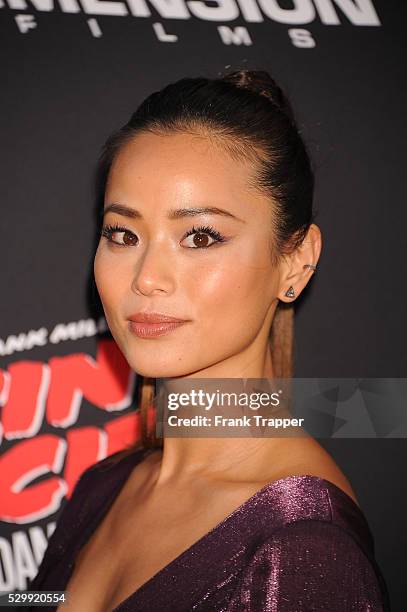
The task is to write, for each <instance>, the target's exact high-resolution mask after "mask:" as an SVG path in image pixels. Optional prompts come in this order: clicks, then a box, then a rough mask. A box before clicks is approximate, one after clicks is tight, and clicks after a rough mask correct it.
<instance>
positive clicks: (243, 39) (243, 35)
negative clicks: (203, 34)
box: [218, 26, 253, 45]
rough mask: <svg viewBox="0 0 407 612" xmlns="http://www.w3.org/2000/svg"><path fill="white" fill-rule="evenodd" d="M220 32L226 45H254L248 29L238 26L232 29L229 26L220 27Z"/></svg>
mask: <svg viewBox="0 0 407 612" xmlns="http://www.w3.org/2000/svg"><path fill="white" fill-rule="evenodd" d="M218 32H219V34H220V37H221V39H222V42H223V44H224V45H232V44H233V45H241V44H244V45H252V44H253V43H252V40H251V38H250V34H249V32H248V31H247V28H245V27H243V26H237V27H236V28H233V29H232V28H230V27H229V26H218Z"/></svg>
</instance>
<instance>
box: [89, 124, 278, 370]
mask: <svg viewBox="0 0 407 612" xmlns="http://www.w3.org/2000/svg"><path fill="white" fill-rule="evenodd" d="M253 170H254V168H253V166H252V165H251V164H250V163H249V162H243V161H241V162H240V161H235V160H233V159H232V158H231V157H229V155H228V154H227V153H226V152H225V151H223V150H221V149H220V148H218V147H215V146H214V145H213V144H212V143H211V142H210V141H209V140H208V139H206V138H205V137H199V136H196V135H195V136H194V135H190V134H177V135H171V136H157V135H153V134H147V133H145V134H140V135H138V136H137V137H136V138H134V139H133V140H132V141H131V142H130V143H127V144H126V145H125V146H124V147H123V148H122V149H121V151H120V153H119V154H118V155H117V156H116V158H115V161H114V163H113V165H112V168H111V171H110V174H109V180H108V184H107V187H106V193H105V204H104V208H105V215H104V223H103V227H104V232H103V233H104V234H105V235H103V233H102V236H101V238H100V242H99V245H98V249H97V252H96V256H95V262H94V271H95V280H96V284H97V287H98V291H99V294H100V297H101V300H102V304H103V307H104V312H105V316H106V320H107V323H108V325H109V328H110V330H111V332H112V335H113V337H114V339H115V340H116V342H117V344H118V346H119V348H120V349H121V351H122V352H123V354H124V356H125V358H126V359H127V361H128V363H129V365H130V367H131V368H132V369H133V370H135V371H136V372H137V373H139V374H141V375H143V376H148V377H153V378H160V377H175V376H191V377H201V376H204V377H205V376H210V377H214V378H216V377H229V376H230V377H235V376H241V375H242V374H241V373H243V372H244V371H245V368H246V369H247V367H248V366H249V364H250V363H251V361H252V360H253V359H260V360H261V359H263V358H264V354H265V351H266V349H267V342H268V334H269V330H270V325H271V320H272V316H273V313H274V310H275V307H276V305H277V301H276V296H277V293H278V279H279V275H278V269H276V268H275V267H273V264H272V261H271V257H270V241H271V227H272V215H273V213H272V207H271V204H270V200H269V199H267V198H266V197H263V196H261V195H259V194H258V193H255V192H254V191H253V190H252V191H250V190H249V187H248V179H249V177H250V176H251V174H252V173H253ZM113 205H115V206H114V207H113ZM110 207H112V208H111V210H109V208H110ZM115 207H116V210H114V208H115ZM118 207H121V208H120V209H119V208H118ZM203 207H206V208H207V207H216V208H218V209H221V210H222V211H224V212H223V213H222V214H219V213H218V214H216V213H215V211H213V212H210V211H209V212H205V213H201V214H196V213H193V211H191V209H196V208H203ZM182 210H183V211H184V212H178V213H177V214H176V215H175V214H173V215H172V218H170V213H171V212H172V211H182ZM188 211H189V212H188ZM108 226H113V227H115V226H118V227H119V228H120V229H116V230H112V229H111V228H110V229H109V227H108ZM202 226H206V230H204V229H201V230H199V231H195V233H192V230H193V227H194V228H195V230H197V228H199V227H202ZM208 227H209V228H212V229H213V232H214V234H211V233H208ZM210 231H212V230H210ZM188 233H189V235H187V234H188ZM140 311H144V312H145V311H148V312H152V311H154V312H158V313H161V314H166V315H169V316H173V317H176V318H179V319H184V320H186V323H184V324H183V325H180V326H178V327H176V328H175V329H173V330H172V331H169V332H168V333H165V334H163V335H158V336H150V337H145V336H142V337H140V335H138V334H137V333H135V332H134V326H132V324H131V323H130V317H132V315H134V314H136V313H138V312H140ZM243 375H244V374H243Z"/></svg>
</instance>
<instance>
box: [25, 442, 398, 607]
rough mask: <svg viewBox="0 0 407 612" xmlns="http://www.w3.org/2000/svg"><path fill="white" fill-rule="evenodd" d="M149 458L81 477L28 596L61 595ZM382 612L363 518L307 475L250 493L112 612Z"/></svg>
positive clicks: (338, 492)
mask: <svg viewBox="0 0 407 612" xmlns="http://www.w3.org/2000/svg"><path fill="white" fill-rule="evenodd" d="M148 452H151V451H149V450H143V449H139V450H136V451H134V453H132V454H130V455H127V456H124V457H122V458H121V459H120V460H119V461H118V462H117V463H111V462H110V461H109V459H110V458H106V459H103V460H101V461H99V462H98V463H96V464H94V465H93V466H91V467H90V468H88V469H87V470H85V471H84V473H83V474H82V476H81V477H80V479H79V480H78V482H77V484H76V486H75V488H74V491H73V494H72V496H71V498H70V500H69V501H68V502H67V503H66V504H65V506H64V508H63V510H62V512H61V514H60V517H59V519H58V521H57V526H56V529H55V531H54V533H53V534H52V536H51V537H50V539H49V543H48V547H47V549H46V551H45V554H44V558H43V560H42V563H41V565H40V567H39V570H38V573H37V575H36V576H35V578H34V579H33V580H32V582H31V583H30V584H29V585H28V587H27V590H44V591H45V590H49V591H50V590H60V591H63V590H65V589H66V585H67V583H68V580H69V578H70V576H71V574H72V571H73V567H74V562H75V557H76V555H77V554H78V552H79V549H80V548H81V547H82V546H83V545H84V544H85V543H86V542H87V541H88V539H89V537H90V536H91V534H92V533H93V531H94V530H95V529H96V527H97V526H98V525H99V523H100V522H101V521H102V519H103V517H104V516H105V515H106V513H107V511H108V510H109V508H110V506H111V505H112V503H113V501H114V500H115V498H116V497H117V495H118V494H119V492H120V490H121V488H122V487H123V485H124V483H125V481H126V479H127V478H128V477H129V475H130V473H131V470H132V469H133V468H134V466H135V465H136V464H137V463H138V462H139V461H141V460H142V459H143V457H144V456H145V454H146V453H148ZM117 454H118V453H115V455H117ZM113 456H114V455H113ZM141 537H142V536H141ZM90 587H91V585H90ZM25 609H26V610H28V609H32V610H34V609H35V608H34V607H33V608H27V607H26V608H25ZM37 609H38V608H37ZM46 609H47V610H49V611H51V610H56V606H55V607H52V606H47V608H46ZM383 610H385V611H387V610H390V606H389V600H388V593H387V588H386V584H385V581H384V578H383V576H382V574H381V571H380V569H379V567H378V565H377V563H376V561H375V558H374V544H373V538H372V534H371V532H370V529H369V526H368V523H367V521H366V519H365V517H364V514H363V513H362V511H361V510H360V508H359V507H358V506H357V505H356V504H355V502H354V501H353V500H352V499H351V498H350V497H349V496H348V495H347V494H346V493H345V492H344V491H342V489H340V488H339V487H337V486H336V485H334V484H333V483H331V482H329V481H327V480H325V479H323V478H319V477H317V476H307V475H306V476H288V477H286V478H282V479H280V480H277V481H274V482H272V483H270V484H268V485H266V486H265V487H263V488H262V489H260V490H259V491H257V492H256V493H255V494H254V495H253V496H252V497H250V498H249V499H248V500H247V501H246V502H244V503H243V504H242V505H241V506H239V507H238V508H237V509H236V510H234V511H233V512H232V513H231V514H229V515H228V516H227V517H226V518H225V519H224V520H223V521H221V522H220V523H219V524H218V525H217V526H216V527H214V528H213V529H211V531H209V532H208V533H207V534H206V535H204V536H203V537H202V538H200V539H199V540H197V541H196V542H195V543H194V544H192V545H191V546H190V547H189V548H188V549H187V550H185V551H184V552H183V553H181V554H180V555H179V556H178V557H176V558H175V559H174V560H173V561H171V562H170V563H169V564H168V565H167V566H165V567H164V568H163V569H161V570H160V571H158V572H157V573H156V574H155V575H154V576H152V577H151V578H150V579H149V580H148V581H147V582H145V583H144V584H143V585H142V586H141V587H140V588H138V589H137V590H136V591H134V593H133V594H131V595H130V596H129V597H127V598H126V599H125V600H124V601H122V603H121V604H119V605H118V606H117V607H116V608H114V611H113V612H130V611H132V612H133V611H134V612H187V611H188V612H190V611H198V612H203V611H205V612H260V611H267V612H306V611H307V612H308V611H313V612H315V611H317V612H319V611H320V612H351V611H352V612H379V611H383Z"/></svg>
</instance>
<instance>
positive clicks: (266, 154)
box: [99, 70, 314, 448]
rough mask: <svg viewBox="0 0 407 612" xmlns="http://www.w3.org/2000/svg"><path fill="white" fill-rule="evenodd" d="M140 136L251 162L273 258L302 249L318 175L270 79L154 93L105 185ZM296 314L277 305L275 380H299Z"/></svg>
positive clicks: (122, 135)
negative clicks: (167, 138) (185, 139)
mask: <svg viewBox="0 0 407 612" xmlns="http://www.w3.org/2000/svg"><path fill="white" fill-rule="evenodd" d="M141 132H150V133H153V134H157V135H166V134H168V135H170V134H174V133H186V132H188V133H199V134H202V135H206V136H207V137H208V138H210V139H211V141H212V142H213V144H214V145H220V146H221V147H223V148H224V149H225V150H226V151H227V152H228V153H229V154H230V155H231V156H232V158H233V159H238V160H241V159H243V160H249V161H252V162H253V169H254V173H253V175H252V177H251V178H250V187H251V188H252V189H253V190H257V191H258V192H260V193H261V194H262V195H266V196H267V197H269V198H270V204H271V205H272V206H273V212H274V214H273V227H272V228H271V229H272V232H271V243H270V246H271V249H270V253H271V257H272V258H273V260H274V261H278V259H279V258H280V257H282V256H283V255H284V254H285V253H289V252H292V251H293V250H294V249H296V248H297V247H298V246H299V245H300V244H301V243H302V241H303V239H304V237H305V235H306V233H307V230H308V228H309V226H310V224H311V223H312V222H313V206H312V205H313V192H314V175H313V170H312V167H311V160H310V157H309V154H308V152H307V148H306V145H305V143H304V141H303V139H302V137H301V135H300V133H299V131H298V129H297V126H296V121H295V118H294V113H293V109H292V107H291V104H290V102H289V101H288V99H287V97H286V96H285V94H284V93H283V91H282V89H281V88H280V87H279V86H278V85H277V83H276V82H275V80H274V79H273V78H272V77H271V76H270V74H269V73H268V72H266V71H264V70H235V71H233V72H230V73H229V74H224V75H223V76H221V77H219V78H213V79H211V78H204V77H196V78H182V79H180V80H178V81H176V82H175V83H170V84H169V85H167V86H165V87H164V88H163V89H161V90H159V91H156V92H153V93H152V94H151V95H149V96H148V97H147V98H146V99H145V100H144V101H143V102H142V103H141V104H140V106H139V107H138V108H137V110H136V111H135V112H134V113H133V115H132V116H131V118H130V120H129V121H128V123H126V125H124V126H123V127H122V128H121V129H119V130H118V131H117V132H116V133H114V134H112V135H111V136H110V137H109V138H108V139H107V141H106V143H105V145H104V147H103V149H102V153H101V156H100V160H99V170H100V173H101V178H102V181H103V183H104V185H105V184H106V181H107V179H108V175H109V170H110V168H111V165H112V162H113V161H114V159H115V156H116V155H117V153H118V152H119V151H120V149H121V148H122V147H123V146H124V145H125V144H126V143H127V142H128V141H130V140H132V139H133V138H134V137H135V136H136V135H137V134H139V133H141ZM293 308H294V306H293V304H292V303H290V304H286V303H283V302H279V305H278V307H277V310H276V313H275V315H274V318H273V323H272V326H271V330H270V345H271V352H272V362H273V370H274V373H275V376H276V377H284V378H288V377H291V376H292V374H293V337H294V310H293ZM153 381H154V379H144V380H141V381H140V383H141V384H140V389H141V391H140V395H139V397H140V406H141V419H142V440H141V445H142V446H144V447H149V446H156V445H157V443H158V440H156V439H155V434H154V432H153V433H152V435H151V433H149V428H148V426H147V410H148V408H149V407H151V401H152V397H153V389H154V385H153ZM150 430H151V428H150ZM139 445H140V443H137V445H136V447H138V446H139ZM132 448H135V446H132Z"/></svg>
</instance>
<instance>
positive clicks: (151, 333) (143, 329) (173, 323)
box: [129, 312, 187, 338]
mask: <svg viewBox="0 0 407 612" xmlns="http://www.w3.org/2000/svg"><path fill="white" fill-rule="evenodd" d="M184 323H187V321H186V320H185V319H177V318H176V317H171V316H169V315H165V314H162V313H159V312H137V313H135V314H134V315H130V317H129V325H130V329H131V331H132V332H133V333H134V334H135V335H136V336H138V337H139V338H155V337H157V336H163V335H164V334H168V333H169V332H171V331H173V330H174V329H176V328H178V327H180V326H181V325H183V324H184Z"/></svg>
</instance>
